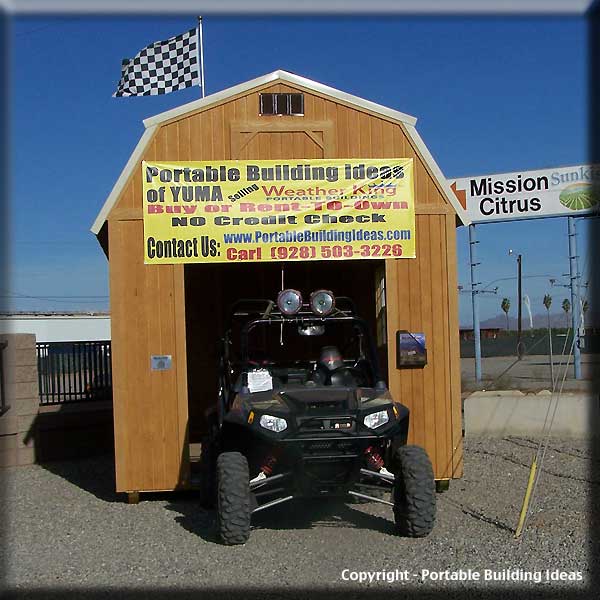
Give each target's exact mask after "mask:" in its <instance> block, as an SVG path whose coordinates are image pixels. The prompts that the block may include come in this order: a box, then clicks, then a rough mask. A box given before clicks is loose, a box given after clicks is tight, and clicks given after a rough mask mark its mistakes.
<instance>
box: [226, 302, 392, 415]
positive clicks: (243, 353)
mask: <svg viewBox="0 0 600 600" xmlns="http://www.w3.org/2000/svg"><path fill="white" fill-rule="evenodd" d="M238 323H239V325H238ZM328 323H338V324H344V323H348V324H352V325H353V326H354V327H356V328H357V330H358V331H359V334H360V336H361V338H362V342H363V345H362V351H363V352H364V360H366V361H367V362H368V364H369V367H370V370H371V373H372V377H373V382H374V383H375V382H379V381H381V380H382V377H381V371H380V367H379V360H378V357H377V352H376V349H375V345H374V342H373V338H372V336H371V334H370V330H369V326H368V323H367V322H366V321H365V320H364V319H362V318H360V317H358V316H357V315H356V306H355V304H354V302H353V301H352V300H351V299H350V298H348V297H345V296H337V297H336V309H335V310H334V312H333V313H332V314H330V315H327V316H319V315H315V314H314V313H313V312H312V311H311V310H310V308H309V305H308V304H303V305H302V308H301V309H300V311H299V312H298V313H296V314H294V315H285V314H282V313H281V311H280V310H279V309H278V308H277V305H276V304H275V302H273V301H272V300H268V299H260V298H246V299H242V300H238V301H237V302H235V303H234V304H233V305H232V306H231V308H230V311H229V316H228V319H227V325H226V330H225V334H224V336H223V338H222V339H221V341H220V345H221V347H220V353H219V354H220V378H219V396H220V398H221V401H222V404H221V410H222V411H224V412H227V410H229V407H230V406H231V403H232V402H233V398H234V396H235V393H236V392H238V391H239V390H238V389H234V383H235V380H236V379H237V378H238V376H239V375H240V373H242V372H244V371H245V370H246V369H248V368H249V367H250V368H251V367H255V368H258V367H260V365H258V364H256V363H253V362H252V360H251V357H250V343H249V338H250V333H251V332H252V331H254V330H255V329H257V328H259V327H272V326H277V325H283V324H285V325H288V326H289V325H290V324H291V325H294V324H296V325H298V326H313V325H314V326H318V325H324V324H328ZM236 327H239V333H238V335H235V334H234V330H235V329H236ZM234 338H238V339H239V350H238V352H237V353H236V354H237V356H234V355H233V353H232V349H233V348H234Z"/></svg>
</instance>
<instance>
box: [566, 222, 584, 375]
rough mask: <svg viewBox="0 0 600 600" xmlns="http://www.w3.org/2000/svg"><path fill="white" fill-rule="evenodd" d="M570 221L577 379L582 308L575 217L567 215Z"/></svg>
mask: <svg viewBox="0 0 600 600" xmlns="http://www.w3.org/2000/svg"><path fill="white" fill-rule="evenodd" d="M567 220H568V222H569V283H570V288H571V319H572V321H571V327H572V329H573V365H574V367H575V379H581V351H580V348H579V326H580V324H581V323H580V310H581V306H580V303H579V298H580V296H579V273H578V271H577V231H576V230H575V217H567Z"/></svg>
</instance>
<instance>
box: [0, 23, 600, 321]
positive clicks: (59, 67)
mask: <svg viewBox="0 0 600 600" xmlns="http://www.w3.org/2000/svg"><path fill="white" fill-rule="evenodd" d="M194 26H195V18H194V17H193V16H190V17H189V18H188V17H182V16H178V17H168V16H164V15H160V16H156V17H150V16H148V17H135V16H131V17H116V16H115V17H107V16H104V17H99V16H96V17H93V16H85V17H75V16H67V17H64V18H59V17H41V16H36V17H18V18H15V19H14V20H13V23H12V33H11V39H12V56H11V67H12V73H11V85H10V88H9V89H10V100H11V125H12V128H11V132H10V143H11V153H12V157H11V182H12V186H11V187H12V189H11V194H10V211H11V214H10V220H11V227H10V240H9V244H10V249H11V257H10V261H9V280H10V290H3V291H2V294H3V295H7V294H8V295H9V296H10V297H9V298H8V299H7V298H4V300H8V306H7V308H9V309H12V310H65V311H68V310H100V309H106V308H108V269H107V261H106V259H105V257H104V254H103V253H102V251H101V249H100V247H99V245H98V244H97V242H96V240H95V237H94V236H93V234H91V233H90V231H89V228H90V226H91V223H92V222H93V220H94V218H95V216H96V214H97V213H98V211H99V210H100V208H101V206H102V204H103V202H104V200H105V198H106V196H107V195H108V194H109V192H110V190H111V188H112V186H113V184H114V182H115V180H116V179H117V177H118V176H119V174H120V172H121V169H122V168H123V165H124V164H125V162H126V161H127V159H128V157H129V155H130V153H131V151H132V150H133V148H134V147H135V145H136V143H137V141H138V139H139V137H140V135H141V134H142V132H143V125H142V119H144V118H146V117H148V116H151V115H154V114H156V113H159V112H162V111H164V110H167V109H169V108H172V107H174V106H178V105H180V104H183V103H185V102H189V101H190V100H193V99H195V98H197V97H198V96H199V90H198V89H188V90H184V91H180V92H176V93H173V94H169V95H166V96H161V97H147V98H146V97H145V98H141V97H140V98H120V99H116V98H112V97H111V95H112V93H113V91H114V89H115V87H116V83H117V81H118V78H119V75H120V64H121V59H122V58H125V57H131V56H133V55H134V54H135V53H136V52H138V51H139V50H140V49H141V48H142V47H143V46H146V45H148V44H149V43H151V42H153V41H156V40H159V39H165V38H168V37H171V36H173V35H177V34H179V33H182V32H183V31H185V30H187V29H191V28H192V27H194ZM204 45H205V72H206V92H207V93H208V94H210V93H212V92H216V91H219V90H222V89H224V88H226V87H229V86H231V85H234V84H237V83H240V82H243V81H246V80H248V79H252V78H254V77H257V76H259V75H263V74H265V73H268V72H271V71H273V70H275V69H279V68H281V69H285V70H288V71H293V72H295V73H297V74H299V75H303V76H306V77H308V78H310V79H314V80H316V81H320V82H323V83H325V84H327V85H331V86H333V87H335V88H338V89H341V90H344V91H348V92H350V93H352V94H355V95H358V96H361V97H363V98H366V99H369V100H373V101H375V102H378V103H380V104H384V105H387V106H390V107H392V108H395V109H397V110H400V111H403V112H406V113H409V114H411V115H414V116H416V117H417V118H418V119H419V120H418V123H417V128H418V130H419V132H420V133H421V135H422V137H423V138H424V140H425V142H426V144H427V145H428V146H429V148H430V150H431V152H432V154H433V155H434V157H435V158H436V160H437V162H438V164H439V165H440V167H441V169H442V171H443V172H444V174H445V175H446V176H447V177H448V178H453V177H461V176H467V175H477V174H487V173H497V172H505V171H516V170H524V169H536V168H543V167H552V166H560V165H574V164H580V163H584V162H586V160H587V137H586V134H587V126H586V123H587V101H588V93H587V56H586V52H587V26H586V23H585V20H584V19H583V18H575V17H573V18H567V17H560V18H559V17H554V18H551V17H531V18H525V17H518V18H517V17H515V18H501V17H487V18H468V17H447V18H442V17H439V18H435V17H422V18H418V17H406V16H384V17H371V18H365V17H350V16H348V17H339V16H337V17H309V16H306V17H294V18H284V17H277V18H275V17H271V18H269V17H263V18H256V17H254V18H251V17H244V18H242V17H240V18H233V17H216V16H210V17H206V18H205V19H204ZM593 223H594V222H590V223H584V222H580V224H579V225H578V229H579V230H580V231H581V234H582V235H581V237H580V240H579V243H580V252H579V253H580V255H581V268H582V270H583V271H584V279H587V278H588V277H589V275H588V273H589V266H590V261H589V260H588V259H587V258H586V252H587V242H586V240H587V236H588V235H589V231H588V229H589V228H590V227H592V226H593V227H594V228H595V227H597V226H596V225H595V224H594V225H593ZM479 239H480V240H481V242H480V244H479V260H480V261H481V263H482V264H481V266H480V274H481V275H480V279H481V281H482V282H483V283H484V284H488V283H491V282H493V281H494V280H500V281H498V282H496V283H494V284H493V285H491V286H490V287H495V286H496V285H498V286H499V288H500V289H499V291H498V295H497V296H494V295H489V296H488V295H486V296H483V297H482V301H481V304H482V318H483V319H485V318H489V317H493V316H495V315H497V314H498V313H500V308H499V307H500V301H501V299H502V297H503V296H507V297H509V298H511V299H512V304H513V306H516V277H515V276H516V261H515V259H514V256H509V255H508V249H509V248H513V249H515V250H516V251H519V252H521V253H522V254H523V256H524V258H523V272H524V275H525V280H524V293H526V294H528V295H529V296H530V298H531V302H532V306H533V311H534V313H535V312H542V310H543V306H542V304H541V300H542V297H543V295H544V293H546V292H547V291H550V292H551V293H552V295H553V297H554V298H555V304H554V305H555V306H556V307H557V310H559V305H560V301H562V298H563V297H567V290H566V289H564V288H558V289H555V290H550V288H549V282H548V278H549V277H551V276H552V277H555V278H557V279H558V280H559V281H562V282H564V283H566V282H567V278H566V277H563V275H564V274H566V273H568V251H567V250H568V241H567V223H566V219H541V220H538V221H521V222H516V223H510V224H490V225H485V226H480V227H479ZM458 257H459V283H461V284H463V285H465V286H468V283H469V270H468V266H469V260H468V244H467V231H466V229H465V228H460V229H459V231H458ZM510 278H512V279H510ZM31 297H33V298H31ZM460 298H461V301H460V305H461V306H460V320H461V323H464V324H469V323H470V322H471V315H470V296H469V295H468V294H461V295H460Z"/></svg>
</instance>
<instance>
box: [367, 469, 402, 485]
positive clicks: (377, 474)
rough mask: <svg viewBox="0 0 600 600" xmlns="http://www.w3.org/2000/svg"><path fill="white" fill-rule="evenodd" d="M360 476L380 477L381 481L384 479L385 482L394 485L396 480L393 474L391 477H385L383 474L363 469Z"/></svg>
mask: <svg viewBox="0 0 600 600" xmlns="http://www.w3.org/2000/svg"><path fill="white" fill-rule="evenodd" d="M360 474H361V475H370V476H375V477H379V479H383V481H387V482H388V483H393V482H394V479H395V477H394V474H393V473H392V474H391V475H384V474H383V473H378V472H377V471H370V470H369V469H361V470H360Z"/></svg>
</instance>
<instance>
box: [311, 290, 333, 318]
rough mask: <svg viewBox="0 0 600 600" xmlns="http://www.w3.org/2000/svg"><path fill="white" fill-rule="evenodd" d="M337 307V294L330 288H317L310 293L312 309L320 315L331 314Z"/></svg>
mask: <svg viewBox="0 0 600 600" xmlns="http://www.w3.org/2000/svg"><path fill="white" fill-rule="evenodd" d="M334 308H335V296H334V295H333V292H330V291H329V290H316V291H314V292H313V293H312V294H311V295H310V309H311V310H312V311H313V312H314V313H315V315H319V316H320V317H326V316H327V315H330V314H331V313H332V312H333V310H334Z"/></svg>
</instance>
